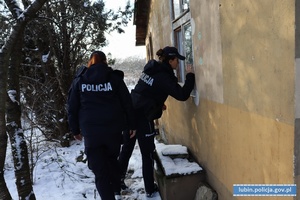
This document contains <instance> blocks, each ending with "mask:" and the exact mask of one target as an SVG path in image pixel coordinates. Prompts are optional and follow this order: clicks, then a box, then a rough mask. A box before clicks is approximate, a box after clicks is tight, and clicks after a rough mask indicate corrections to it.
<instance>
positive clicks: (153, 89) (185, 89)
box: [131, 60, 195, 121]
mask: <svg viewBox="0 0 300 200" xmlns="http://www.w3.org/2000/svg"><path fill="white" fill-rule="evenodd" d="M194 85H195V74H194V73H188V74H187V75H186V80H185V83H184V85H183V86H181V85H179V84H178V79H177V77H176V76H175V74H174V71H173V69H172V67H171V65H168V64H166V63H162V62H158V61H156V60H150V61H149V62H148V63H147V64H146V65H145V67H144V70H143V72H142V75H141V77H140V79H139V81H138V83H137V85H136V86H135V88H134V89H133V90H132V91H131V98H132V102H133V106H134V108H135V109H138V110H141V111H142V112H144V114H145V116H146V117H147V119H148V120H149V121H150V120H154V119H158V118H160V117H161V115H162V107H163V105H164V102H165V101H166V99H167V98H168V96H169V95H170V96H172V97H174V98H175V99H177V100H179V101H186V100H187V99H188V98H189V97H190V93H191V92H192V90H193V89H194Z"/></svg>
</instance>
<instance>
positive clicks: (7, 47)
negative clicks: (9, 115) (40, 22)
mask: <svg viewBox="0 0 300 200" xmlns="http://www.w3.org/2000/svg"><path fill="white" fill-rule="evenodd" d="M46 1H47V0H36V1H34V2H33V3H32V4H31V5H30V6H29V7H28V8H27V9H26V11H24V12H23V11H22V10H21V9H20V8H18V7H17V6H16V5H17V4H16V2H15V1H13V0H5V3H6V5H7V6H8V7H9V10H10V11H11V12H12V14H13V16H16V20H15V24H14V26H13V28H12V31H11V33H10V34H9V37H8V38H7V40H6V42H5V43H4V44H3V46H2V48H1V50H0V77H1V78H0V148H1V149H0V183H1V184H0V199H8V200H9V199H12V197H11V195H10V193H9V191H8V189H7V186H6V184H5V180H4V161H5V155H6V146H7V139H5V138H7V135H6V120H5V113H6V100H7V90H6V88H7V77H8V75H7V71H8V65H9V60H10V58H11V52H12V50H13V49H14V47H15V46H16V44H17V42H18V41H19V40H18V39H19V38H22V36H23V32H24V29H25V26H26V24H27V23H28V21H30V20H31V19H32V18H34V17H35V16H36V13H37V11H39V10H40V8H41V7H42V6H43V4H44V3H45V2H46ZM20 13H22V14H21V15H20ZM19 120H20V118H19ZM19 129H21V127H19ZM16 133H18V132H16ZM2 139H3V140H2ZM4 143H6V144H4ZM19 144H20V143H15V144H14V145H15V148H16V149H18V150H19V153H20V154H19V155H24V156H26V157H27V155H28V154H27V149H26V148H25V149H24V148H23V149H22V145H19ZM22 144H23V143H22ZM27 161H28V157H27ZM19 164H20V165H19V166H15V167H19V169H20V172H22V171H23V170H24V168H23V165H21V163H19ZM25 173H26V172H25ZM18 175H20V176H22V173H16V176H18ZM20 179H22V178H20ZM25 184H28V183H25ZM29 184H30V186H29V187H26V185H25V188H29V190H30V188H32V185H31V183H30V182H29ZM18 189H19V188H18ZM26 190H27V189H26ZM23 193H24V192H23V191H19V194H23ZM25 193H27V192H25ZM26 198H27V199H35V196H34V193H33V191H32V189H31V191H30V194H28V195H27V197H25V198H24V197H23V195H22V197H20V199H26Z"/></svg>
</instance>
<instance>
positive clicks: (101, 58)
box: [87, 51, 106, 68]
mask: <svg viewBox="0 0 300 200" xmlns="http://www.w3.org/2000/svg"><path fill="white" fill-rule="evenodd" d="M99 63H106V55H105V53H103V52H102V51H94V52H93V53H92V54H91V56H90V60H89V62H88V64H87V67H88V68H89V67H90V66H91V65H94V64H99Z"/></svg>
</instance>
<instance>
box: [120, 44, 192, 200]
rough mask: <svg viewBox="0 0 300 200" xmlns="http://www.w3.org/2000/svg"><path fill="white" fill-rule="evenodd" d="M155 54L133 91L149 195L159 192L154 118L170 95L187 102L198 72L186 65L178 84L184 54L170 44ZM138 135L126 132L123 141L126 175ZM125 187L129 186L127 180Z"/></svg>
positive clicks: (156, 117) (147, 193) (122, 171)
mask: <svg viewBox="0 0 300 200" xmlns="http://www.w3.org/2000/svg"><path fill="white" fill-rule="evenodd" d="M156 55H157V56H158V57H159V61H156V60H150V61H149V62H148V63H147V64H146V65H145V67H144V71H143V72H142V75H141V77H140V79H139V81H138V83H137V85H136V86H135V88H134V89H133V90H132V91H131V98H132V102H133V106H134V109H135V113H136V120H137V123H136V125H137V130H136V131H137V132H136V137H137V139H138V143H139V147H140V150H141V154H142V164H143V166H142V171H143V179H144V185H145V190H146V195H147V197H153V194H154V193H155V192H156V191H158V188H157V185H156V184H155V183H154V177H153V167H154V160H153V153H154V151H155V144H154V136H155V134H156V131H155V128H154V121H153V120H154V119H158V118H160V117H161V115H162V111H163V109H164V108H165V106H164V102H165V100H166V99H167V97H168V96H169V95H170V96H172V97H174V98H175V99H177V100H179V101H185V100H187V99H188V98H189V97H190V93H191V91H192V90H193V88H194V84H195V75H194V73H193V70H192V67H191V66H189V67H188V68H187V74H186V80H185V84H184V85H183V87H181V86H180V85H179V84H178V79H177V77H176V76H175V75H174V72H173V70H174V69H176V68H177V67H178V65H179V60H178V59H180V60H185V57H184V56H182V55H180V54H179V53H178V50H177V49H176V48H175V47H169V46H167V47H165V48H164V49H160V50H158V51H157V53H156ZM125 137H126V135H125ZM136 137H133V138H132V139H128V138H129V136H128V134H127V140H124V141H125V142H124V144H123V146H122V150H121V152H120V155H119V164H120V166H121V173H122V175H123V178H124V176H125V173H126V171H127V167H128V160H129V158H130V156H131V154H132V150H133V146H134V145H135V140H136ZM121 182H123V180H121ZM123 187H124V188H126V185H124V182H123Z"/></svg>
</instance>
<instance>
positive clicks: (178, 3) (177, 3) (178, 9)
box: [173, 0, 181, 19]
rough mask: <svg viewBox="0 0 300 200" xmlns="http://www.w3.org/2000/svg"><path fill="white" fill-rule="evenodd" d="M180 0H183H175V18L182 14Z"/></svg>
mask: <svg viewBox="0 0 300 200" xmlns="http://www.w3.org/2000/svg"><path fill="white" fill-rule="evenodd" d="M180 1H181V0H173V13H174V19H176V18H177V17H179V15H180Z"/></svg>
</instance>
